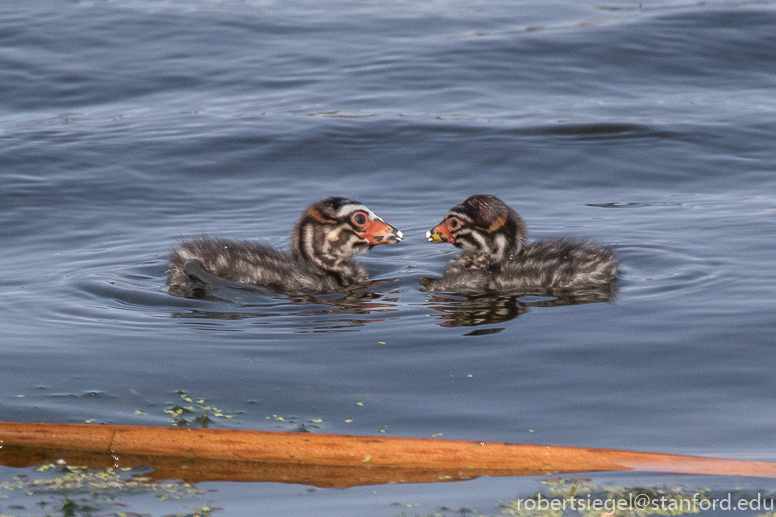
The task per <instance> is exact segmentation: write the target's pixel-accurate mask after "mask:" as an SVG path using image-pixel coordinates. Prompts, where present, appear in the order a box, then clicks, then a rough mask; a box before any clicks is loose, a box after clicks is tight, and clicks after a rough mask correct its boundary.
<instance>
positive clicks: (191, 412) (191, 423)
mask: <svg viewBox="0 0 776 517" xmlns="http://www.w3.org/2000/svg"><path fill="white" fill-rule="evenodd" d="M178 396H179V397H180V398H181V399H183V401H184V402H188V403H190V404H195V403H196V404H197V406H196V407H195V406H194V405H180V404H175V406H173V407H172V409H165V410H164V412H165V413H167V414H168V415H171V416H172V419H171V420H170V423H171V424H173V425H174V426H175V427H196V426H199V427H208V426H209V425H210V424H211V423H212V422H213V418H211V415H212V416H213V417H214V418H226V419H229V418H234V415H229V414H227V413H225V412H223V411H221V410H220V409H218V408H217V407H215V406H203V405H201V404H204V403H205V399H197V400H196V402H195V401H194V399H193V398H191V397H189V396H188V395H187V394H186V392H183V391H179V392H178Z"/></svg>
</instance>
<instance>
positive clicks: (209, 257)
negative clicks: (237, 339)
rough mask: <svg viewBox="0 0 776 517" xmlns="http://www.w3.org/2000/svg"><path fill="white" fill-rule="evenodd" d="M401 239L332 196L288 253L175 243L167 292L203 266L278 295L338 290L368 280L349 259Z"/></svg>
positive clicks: (223, 243) (299, 230) (226, 243)
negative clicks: (374, 247) (265, 288)
mask: <svg viewBox="0 0 776 517" xmlns="http://www.w3.org/2000/svg"><path fill="white" fill-rule="evenodd" d="M402 237H403V235H402V232H401V231H399V230H397V229H396V228H394V227H393V226H391V225H389V224H388V223H386V222H385V221H383V220H382V219H381V218H380V217H378V216H377V215H375V213H374V212H372V211H371V210H370V209H369V208H368V207H367V206H366V205H364V204H362V203H359V202H358V201H353V200H350V199H346V198H343V197H330V198H327V199H323V200H321V201H318V202H317V203H313V204H312V205H310V207H309V208H308V209H307V210H305V211H304V212H303V213H302V216H301V218H300V219H299V222H298V223H297V224H296V226H295V227H294V230H293V232H292V234H291V251H290V252H286V251H279V250H276V249H274V248H271V247H269V246H264V245H261V244H257V243H253V242H247V241H232V240H227V239H213V238H208V237H203V238H200V239H194V240H185V241H181V242H179V243H178V244H177V245H176V246H175V248H174V249H173V250H172V252H171V253H170V257H169V260H170V267H169V269H168V273H169V275H170V276H169V278H168V280H167V284H168V285H169V286H170V288H171V290H179V289H181V288H185V286H186V285H187V284H188V283H189V282H191V281H192V280H194V281H198V280H199V276H200V275H189V274H187V270H188V271H189V272H196V271H202V269H201V267H200V266H202V267H204V268H205V270H206V271H207V272H209V273H211V274H213V275H216V276H217V277H219V278H221V279H223V280H227V281H230V282H235V283H239V284H249V285H254V286H261V287H268V288H270V289H273V290H275V291H278V292H284V293H286V292H300V291H316V292H331V291H339V290H342V289H343V288H348V287H351V286H353V285H357V284H360V283H363V282H365V281H366V280H367V279H368V275H367V272H366V270H365V269H364V267H363V266H362V265H361V264H358V263H357V262H355V261H354V260H353V257H355V256H356V255H361V254H362V253H366V252H367V251H369V250H370V249H371V248H372V247H373V246H377V245H379V244H396V243H398V242H400V241H401V240H402ZM187 262H188V266H187Z"/></svg>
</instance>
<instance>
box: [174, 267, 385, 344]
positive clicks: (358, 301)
mask: <svg viewBox="0 0 776 517" xmlns="http://www.w3.org/2000/svg"><path fill="white" fill-rule="evenodd" d="M187 273H189V279H190V280H191V281H189V282H188V283H187V284H185V285H184V286H177V287H176V288H175V289H173V288H171V289H170V294H173V295H175V296H179V297H184V298H190V299H191V298H193V299H199V300H204V301H209V302H226V303H229V304H230V305H231V306H232V307H233V308H234V310H230V311H203V310H192V311H191V312H185V313H184V312H178V313H175V314H173V317H175V318H187V319H207V320H239V319H249V318H259V319H263V320H265V321H267V322H269V321H268V319H275V320H278V319H282V318H283V317H286V316H296V317H298V316H303V317H308V318H312V321H310V320H306V321H304V323H303V325H302V328H301V329H300V330H307V331H312V332H342V331H348V330H355V329H356V328H357V327H362V326H364V325H365V324H367V323H371V322H375V321H384V320H386V319H388V317H387V315H386V316H385V317H379V314H381V313H390V312H395V311H396V310H397V309H396V303H397V300H396V299H395V298H391V297H388V296H386V295H385V294H384V293H380V292H374V291H373V289H375V288H378V286H380V284H383V283H386V282H389V280H373V281H370V282H367V283H365V284H364V286H363V287H361V288H359V289H348V290H345V291H343V292H339V293H294V294H278V293H275V292H273V291H271V290H269V289H266V288H264V287H261V286H255V285H248V284H241V283H237V282H231V281H229V280H224V279H223V278H220V277H218V276H216V275H213V274H212V273H210V272H208V271H207V270H205V269H204V268H202V269H201V270H194V269H192V270H191V271H187ZM195 273H196V274H195ZM257 308H258V309H259V310H257ZM338 315H339V316H341V315H349V316H350V315H353V316H355V315H371V316H372V317H370V318H368V319H364V318H352V317H336V316H338Z"/></svg>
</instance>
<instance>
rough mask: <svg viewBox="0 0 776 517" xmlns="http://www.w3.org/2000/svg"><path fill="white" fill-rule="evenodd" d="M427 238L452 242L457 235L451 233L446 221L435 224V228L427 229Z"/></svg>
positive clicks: (430, 240) (434, 240)
mask: <svg viewBox="0 0 776 517" xmlns="http://www.w3.org/2000/svg"><path fill="white" fill-rule="evenodd" d="M426 239H427V240H428V242H449V243H450V244H453V243H454V242H455V237H453V234H452V233H450V229H449V228H448V227H447V224H446V223H444V222H441V223H439V224H438V225H436V226H434V228H433V229H431V230H429V231H427V232H426Z"/></svg>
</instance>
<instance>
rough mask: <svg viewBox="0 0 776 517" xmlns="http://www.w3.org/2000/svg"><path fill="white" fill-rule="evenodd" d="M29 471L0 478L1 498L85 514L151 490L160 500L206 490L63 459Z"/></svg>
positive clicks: (203, 511) (203, 512)
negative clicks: (34, 501)
mask: <svg viewBox="0 0 776 517" xmlns="http://www.w3.org/2000/svg"><path fill="white" fill-rule="evenodd" d="M29 472H30V471H28V473H27V474H24V475H19V476H15V477H13V478H12V479H10V480H8V481H0V498H2V499H9V497H10V496H13V499H14V502H17V501H19V499H20V498H30V497H34V498H40V501H39V502H38V503H37V504H38V505H40V506H41V508H45V507H46V506H49V505H50V506H52V507H53V508H57V509H59V510H60V511H61V512H62V515H71V516H76V515H84V516H86V515H93V514H94V513H95V512H103V511H105V510H106V509H107V508H110V507H113V506H115V505H116V502H117V501H118V500H120V499H122V498H125V497H128V496H132V495H141V494H148V493H151V494H154V496H155V498H156V499H157V500H159V501H180V500H182V499H183V498H185V497H189V496H194V497H196V496H200V495H202V494H204V493H205V492H204V491H202V490H200V489H198V488H196V487H195V486H193V485H191V484H189V483H175V482H156V481H152V480H151V479H150V478H147V477H144V476H143V475H141V473H139V472H137V471H135V472H136V475H134V476H132V475H131V472H132V469H113V468H107V469H104V470H100V469H87V468H86V467H77V466H68V465H65V464H64V463H63V462H60V463H59V464H53V463H45V464H43V465H41V466H39V467H37V468H36V469H35V471H34V472H35V474H34V475H31V474H30V473H29ZM212 510H213V508H211V507H210V504H208V505H207V506H203V507H201V508H197V509H195V510H194V512H193V513H187V514H181V515H187V516H202V517H206V516H209V515H210V512H211V511H212ZM112 515H117V516H120V515H122V513H116V514H112ZM124 515H137V514H127V513H125V514H124ZM0 517H6V516H0Z"/></svg>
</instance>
